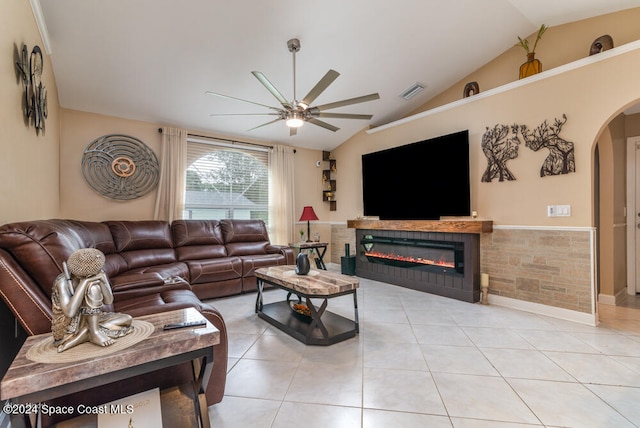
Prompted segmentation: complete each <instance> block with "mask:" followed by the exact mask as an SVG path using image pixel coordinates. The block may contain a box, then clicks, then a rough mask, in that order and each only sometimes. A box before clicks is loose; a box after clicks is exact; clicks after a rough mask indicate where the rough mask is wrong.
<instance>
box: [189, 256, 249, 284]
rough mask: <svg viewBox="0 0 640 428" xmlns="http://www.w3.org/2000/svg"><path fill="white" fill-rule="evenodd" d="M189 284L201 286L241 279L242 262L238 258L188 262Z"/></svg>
mask: <svg viewBox="0 0 640 428" xmlns="http://www.w3.org/2000/svg"><path fill="white" fill-rule="evenodd" d="M185 263H186V264H187V266H188V267H189V282H190V283H191V284H203V283H207V282H217V281H225V280H229V279H234V278H240V277H242V261H241V260H240V258H238V257H224V258H220V259H203V260H189V261H187V262H185Z"/></svg>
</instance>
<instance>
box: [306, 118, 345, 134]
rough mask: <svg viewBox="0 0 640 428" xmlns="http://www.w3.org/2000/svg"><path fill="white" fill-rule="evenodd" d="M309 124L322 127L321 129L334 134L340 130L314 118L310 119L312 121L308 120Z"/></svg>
mask: <svg viewBox="0 0 640 428" xmlns="http://www.w3.org/2000/svg"><path fill="white" fill-rule="evenodd" d="M307 122H309V123H313V124H314V125H317V126H320V127H322V128H324V129H328V130H329V131H333V132H336V131H337V130H338V129H340V128H338V127H337V126H333V125H331V124H328V123H327V122H323V121H321V120H318V119H315V118H313V117H312V118H310V119H307Z"/></svg>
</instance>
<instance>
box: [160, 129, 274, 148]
mask: <svg viewBox="0 0 640 428" xmlns="http://www.w3.org/2000/svg"><path fill="white" fill-rule="evenodd" d="M158 132H159V133H161V134H162V128H158ZM187 136H189V137H198V138H208V139H210V140H220V141H226V142H228V143H240V144H248V145H251V146H258V147H265V148H268V149H273V146H268V145H266V144H257V143H249V142H246V141H238V140H230V139H228V138H218V137H209V136H207V135H198V134H191V133H189V132H188V133H187Z"/></svg>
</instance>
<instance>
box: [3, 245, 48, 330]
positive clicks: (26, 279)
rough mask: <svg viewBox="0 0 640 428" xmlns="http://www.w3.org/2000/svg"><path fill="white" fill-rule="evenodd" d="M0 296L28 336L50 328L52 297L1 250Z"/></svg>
mask: <svg viewBox="0 0 640 428" xmlns="http://www.w3.org/2000/svg"><path fill="white" fill-rule="evenodd" d="M0 298H2V299H3V300H4V301H5V303H6V304H7V307H9V309H10V310H11V312H13V314H14V315H15V317H16V318H17V319H18V321H19V322H20V325H21V326H22V328H23V329H24V330H25V331H26V332H27V334H29V335H34V334H42V333H47V332H50V331H51V318H52V317H53V314H52V312H51V299H50V298H49V296H47V295H46V294H44V293H43V291H42V289H41V288H40V287H39V286H38V285H37V284H36V283H35V282H34V281H33V279H32V278H31V277H30V276H29V275H28V274H27V273H26V272H25V271H24V270H23V269H22V267H21V266H20V265H19V264H18V263H17V262H16V261H15V260H14V259H13V258H12V257H11V256H10V255H9V254H8V253H7V252H6V251H4V250H1V249H0Z"/></svg>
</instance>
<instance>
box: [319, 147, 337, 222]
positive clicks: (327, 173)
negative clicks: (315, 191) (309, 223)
mask: <svg viewBox="0 0 640 428" xmlns="http://www.w3.org/2000/svg"><path fill="white" fill-rule="evenodd" d="M322 160H323V161H324V162H328V169H324V170H322V200H323V201H324V202H328V203H329V211H335V210H336V209H337V203H336V194H335V192H336V188H337V185H336V180H335V179H334V178H333V176H332V174H335V173H336V172H337V171H338V168H337V164H336V160H335V159H331V152H326V151H323V152H322Z"/></svg>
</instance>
